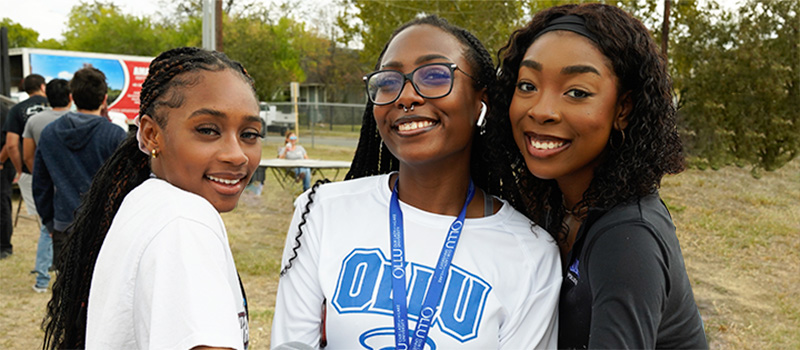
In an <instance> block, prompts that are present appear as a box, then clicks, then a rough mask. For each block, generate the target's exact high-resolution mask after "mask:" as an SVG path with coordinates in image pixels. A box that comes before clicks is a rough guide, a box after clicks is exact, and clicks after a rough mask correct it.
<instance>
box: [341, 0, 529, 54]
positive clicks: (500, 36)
mask: <svg viewBox="0 0 800 350" xmlns="http://www.w3.org/2000/svg"><path fill="white" fill-rule="evenodd" d="M341 4H342V5H343V7H344V9H345V10H344V11H343V12H342V14H341V15H340V16H339V24H340V26H341V27H342V31H343V32H344V36H345V37H346V38H352V39H353V40H357V39H359V38H360V39H361V42H362V43H363V45H364V48H363V50H362V52H361V57H362V60H363V61H364V62H365V63H369V64H371V65H374V64H375V60H376V59H377V57H378V55H379V54H380V52H381V50H382V49H383V46H384V45H385V44H386V41H387V40H388V39H389V37H390V36H391V34H392V32H393V31H394V30H395V28H397V27H399V26H400V25H402V24H403V23H405V22H408V21H410V20H412V19H414V18H416V17H417V16H421V15H427V14H435V15H439V16H440V17H443V18H445V19H447V20H448V21H449V22H450V23H453V24H455V25H457V26H460V27H463V28H465V29H467V30H469V31H470V32H472V33H473V34H475V36H476V37H478V39H480V40H481V42H483V44H484V45H486V48H487V49H489V52H492V53H495V52H497V50H498V49H500V47H501V46H503V45H504V44H505V43H506V41H507V40H508V36H509V34H511V32H512V31H513V30H514V29H516V28H518V27H520V26H521V25H522V24H523V23H524V22H525V20H524V18H523V17H524V11H523V3H522V2H519V1H513V0H510V1H468V0H451V1H424V0H416V1H408V0H342V1H341ZM353 17H356V18H357V19H358V20H357V21H356V20H354V19H353Z"/></svg>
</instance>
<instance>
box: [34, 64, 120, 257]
mask: <svg viewBox="0 0 800 350" xmlns="http://www.w3.org/2000/svg"><path fill="white" fill-rule="evenodd" d="M70 90H71V91H72V93H71V94H70V98H71V99H72V101H73V102H74V103H75V106H76V108H77V111H76V112H68V113H66V114H65V115H63V116H61V117H60V118H58V119H56V120H55V121H53V122H52V123H50V124H49V125H48V126H47V127H45V128H44V130H42V135H41V136H40V139H39V143H38V145H37V147H36V156H35V160H34V164H35V167H34V172H33V196H34V199H35V201H36V208H37V211H38V212H39V216H40V217H41V219H42V222H43V223H44V225H45V226H47V229H48V231H50V232H51V233H52V235H53V264H54V266H55V268H56V269H58V268H59V267H60V266H59V262H60V258H61V256H62V255H63V254H62V247H63V246H64V242H65V241H66V239H67V237H68V235H69V232H68V227H69V225H70V224H71V223H72V220H73V217H74V212H75V210H76V209H77V208H78V205H79V204H80V199H81V195H82V194H83V193H85V192H86V191H87V190H88V189H89V185H90V184H91V183H92V177H94V174H95V173H96V172H97V170H98V169H100V167H101V166H102V165H103V163H104V162H105V161H106V159H107V158H108V157H110V156H111V154H112V153H114V150H116V148H117V146H119V144H120V143H121V142H122V140H123V139H125V136H126V134H125V131H123V130H122V129H121V128H119V127H118V126H116V125H114V124H112V123H111V122H109V121H108V120H107V119H105V118H103V117H102V116H100V109H101V107H102V106H103V104H104V103H105V102H106V99H107V98H108V95H107V91H108V85H107V84H106V76H105V74H103V72H101V71H100V70H98V69H96V68H94V67H91V66H87V67H84V68H81V69H80V70H78V71H77V72H75V75H74V76H73V77H72V80H71V81H70Z"/></svg>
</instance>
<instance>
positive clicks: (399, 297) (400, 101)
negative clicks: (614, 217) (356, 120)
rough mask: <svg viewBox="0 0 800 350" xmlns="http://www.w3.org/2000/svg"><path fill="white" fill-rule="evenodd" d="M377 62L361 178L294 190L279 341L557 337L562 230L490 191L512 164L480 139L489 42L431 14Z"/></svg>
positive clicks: (356, 163) (541, 342)
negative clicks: (555, 233)
mask: <svg viewBox="0 0 800 350" xmlns="http://www.w3.org/2000/svg"><path fill="white" fill-rule="evenodd" d="M376 69H378V71H376V72H374V73H371V74H368V75H367V76H366V77H365V83H366V86H367V92H368V96H369V102H368V103H367V107H366V110H365V113H364V119H363V125H362V128H361V137H360V140H359V146H358V149H357V150H356V155H355V158H354V160H353V165H352V168H351V170H350V172H349V173H348V175H347V178H348V179H350V180H349V181H345V182H341V183H336V184H327V185H324V186H319V185H315V186H314V187H312V190H311V191H309V192H308V193H307V195H304V196H302V197H300V199H299V200H298V202H297V204H298V205H297V210H296V211H295V216H294V218H293V221H292V225H291V227H292V229H290V231H289V234H288V237H287V242H286V248H285V250H284V256H283V265H284V266H283V270H282V273H281V274H282V277H281V280H280V285H279V287H278V297H277V301H276V307H275V315H274V318H273V329H272V344H273V346H279V345H281V344H284V343H287V342H299V343H303V344H306V345H310V346H312V347H322V346H326V345H327V347H328V348H332V349H354V348H372V349H384V348H396V349H412V348H413V349H422V348H429V349H433V348H441V349H449V348H475V349H477V348H481V349H485V348H507V349H522V348H554V347H555V345H556V343H555V337H556V316H555V312H556V305H557V298H558V291H559V288H560V279H561V274H560V273H559V259H558V251H557V248H556V245H555V242H554V240H553V239H552V237H551V236H550V235H549V234H547V233H546V232H545V231H543V230H542V229H541V228H539V227H538V226H535V225H534V224H532V223H531V222H530V221H529V220H527V219H526V218H525V217H523V216H522V215H521V214H520V213H519V212H517V211H515V210H514V209H513V208H512V207H511V205H509V204H508V203H507V202H505V201H503V200H500V199H498V198H496V197H493V196H491V195H489V194H487V193H486V192H484V190H482V188H483V189H486V188H487V187H488V188H489V189H490V190H492V191H496V190H499V189H498V188H497V186H490V183H495V184H497V183H499V181H494V180H490V177H492V176H490V175H487V174H490V173H491V172H490V171H488V170H489V169H493V168H500V167H502V166H504V165H500V164H495V163H491V162H489V159H488V158H486V157H484V151H485V147H484V146H482V144H481V136H480V130H481V128H482V126H483V125H484V123H485V122H486V120H487V119H492V118H487V112H488V109H489V107H490V106H491V102H492V101H493V100H494V96H495V94H494V92H493V91H491V90H490V88H489V87H490V86H492V85H493V83H494V77H495V75H494V69H493V67H492V61H491V58H490V55H489V53H488V52H487V51H486V49H485V48H484V47H483V46H482V45H481V43H480V42H479V41H478V40H477V39H476V38H475V37H474V36H473V35H472V34H470V33H469V32H467V31H465V30H463V29H460V28H457V27H454V26H452V25H450V24H448V23H447V22H446V21H444V20H442V19H440V18H438V17H433V16H431V17H425V18H421V19H417V20H414V21H412V22H410V23H408V24H406V25H404V26H402V27H400V28H399V29H398V30H397V31H395V33H394V35H393V36H392V38H391V39H390V40H389V42H388V43H387V45H386V47H385V48H384V50H383V52H382V53H381V56H380V58H379V60H378V64H377V66H376ZM489 122H492V121H491V120H489ZM472 169H474V171H471V170H472Z"/></svg>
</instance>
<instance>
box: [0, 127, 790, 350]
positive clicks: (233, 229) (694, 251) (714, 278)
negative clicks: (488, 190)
mask: <svg viewBox="0 0 800 350" xmlns="http://www.w3.org/2000/svg"><path fill="white" fill-rule="evenodd" d="M272 139H275V141H277V138H274V137H273V138H272ZM279 146H280V143H277V142H274V143H273V142H269V143H267V144H266V145H265V146H264V156H265V157H269V156H271V155H272V154H273V152H275V150H276V149H277V147H279ZM310 152H312V157H313V158H321V159H331V160H350V158H351V157H352V153H353V150H352V149H349V148H342V147H327V146H317V147H316V148H315V149H314V150H313V151H310ZM342 177H343V174H340V176H339V177H338V180H341V178H342ZM301 191H302V186H300V185H299V184H298V185H295V186H293V187H291V188H287V189H286V190H284V189H281V188H280V186H278V184H277V182H276V181H275V179H274V178H273V177H272V175H270V174H268V175H267V182H266V184H265V188H264V193H263V194H262V195H261V196H260V197H256V196H254V195H252V194H247V193H246V194H245V195H243V197H242V199H241V201H240V204H239V207H238V208H236V209H235V210H233V211H232V212H230V213H225V214H223V215H222V217H223V219H224V220H225V224H226V226H227V229H228V234H229V236H230V243H231V248H232V251H233V254H234V257H235V259H236V265H237V267H238V269H239V272H240V274H241V277H242V280H243V282H244V285H245V288H246V290H247V296H248V300H249V302H250V313H251V314H250V338H251V344H252V348H253V349H267V348H268V347H269V333H270V328H271V321H272V314H273V310H274V309H273V307H274V303H275V292H276V289H277V281H278V272H279V269H280V256H281V252H282V250H283V244H284V240H285V237H286V232H287V229H288V228H289V227H288V225H289V221H290V220H291V215H292V212H293V207H292V202H293V200H294V198H295V197H296V196H297V195H298V194H300V192H301ZM661 195H662V197H663V198H664V200H665V202H666V203H667V205H668V206H669V208H670V210H671V213H672V215H673V218H674V220H675V225H676V226H677V227H678V236H679V238H680V240H681V247H682V250H683V255H684V258H685V261H686V268H687V270H688V272H689V277H690V278H691V280H692V285H693V288H694V292H695V299H696V300H697V303H698V305H699V306H700V313H701V315H702V317H703V320H704V322H705V327H706V333H707V335H708V339H709V342H710V346H711V348H712V349H765V348H769V349H797V348H800V332H798V330H800V291H798V288H797V286H800V238H798V237H800V159H798V160H795V161H794V162H792V163H789V164H788V165H786V166H785V167H783V168H782V169H780V170H778V171H776V172H768V173H764V174H763V177H762V178H760V179H754V178H753V177H752V176H751V175H750V172H749V170H747V169H741V168H736V167H726V168H722V169H720V170H717V171H713V170H705V171H701V170H688V171H686V172H684V173H682V174H679V175H675V176H669V177H667V178H665V179H664V182H663V186H662V189H661ZM14 203H15V205H16V203H17V199H16V198H15V199H14ZM23 212H24V210H23ZM37 238H38V230H37V228H36V223H35V222H34V221H32V220H27V219H21V220H20V222H19V224H18V225H17V228H16V229H15V232H14V237H13V243H14V245H15V247H14V249H15V250H14V255H13V256H12V257H10V258H8V259H5V260H2V261H0V281H1V283H2V286H3V287H2V289H0V298H2V299H0V300H2V301H0V324H2V325H3V327H1V328H0V348H4V349H33V348H37V347H40V346H41V339H42V331H41V330H40V329H39V323H40V321H41V318H42V316H43V315H44V311H45V304H46V303H47V300H48V299H49V295H48V294H36V293H34V292H33V290H32V289H31V286H32V285H33V280H34V275H31V274H29V273H28V272H29V271H30V269H31V267H32V266H33V260H34V255H35V249H36V239H37Z"/></svg>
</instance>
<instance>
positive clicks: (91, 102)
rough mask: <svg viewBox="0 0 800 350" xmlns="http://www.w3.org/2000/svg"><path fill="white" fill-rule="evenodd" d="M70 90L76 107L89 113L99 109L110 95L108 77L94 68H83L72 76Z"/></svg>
mask: <svg viewBox="0 0 800 350" xmlns="http://www.w3.org/2000/svg"><path fill="white" fill-rule="evenodd" d="M69 89H70V90H72V101H74V102H75V107H78V109H84V110H87V111H93V110H96V109H99V108H100V106H101V105H102V104H103V99H105V97H106V94H108V85H107V84H106V75H105V74H103V72H101V71H100V70H99V69H97V68H94V67H92V66H87V67H83V68H81V69H78V71H77V72H75V75H73V76H72V80H70V82H69Z"/></svg>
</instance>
